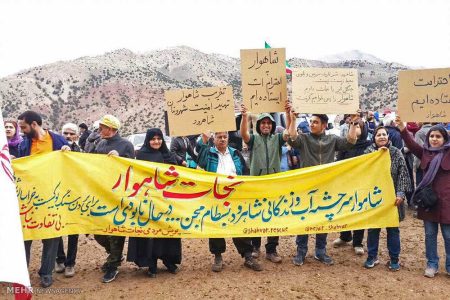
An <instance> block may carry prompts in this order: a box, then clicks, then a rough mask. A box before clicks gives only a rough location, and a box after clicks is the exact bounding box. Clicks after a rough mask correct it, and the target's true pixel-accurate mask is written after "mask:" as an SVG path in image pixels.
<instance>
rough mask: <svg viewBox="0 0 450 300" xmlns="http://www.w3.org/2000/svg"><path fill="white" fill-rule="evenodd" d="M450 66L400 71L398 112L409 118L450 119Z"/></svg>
mask: <svg viewBox="0 0 450 300" xmlns="http://www.w3.org/2000/svg"><path fill="white" fill-rule="evenodd" d="M449 96H450V68H447V69H427V70H414V71H400V72H399V73H398V111H399V114H400V115H401V116H402V119H403V120H405V121H419V122H448V121H450V97H449Z"/></svg>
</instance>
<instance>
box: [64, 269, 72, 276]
mask: <svg viewBox="0 0 450 300" xmlns="http://www.w3.org/2000/svg"><path fill="white" fill-rule="evenodd" d="M74 275H75V267H66V269H65V270H64V276H66V277H73V276H74Z"/></svg>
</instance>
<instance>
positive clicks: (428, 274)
mask: <svg viewBox="0 0 450 300" xmlns="http://www.w3.org/2000/svg"><path fill="white" fill-rule="evenodd" d="M437 273H438V270H436V269H435V268H432V267H427V268H426V269H425V273H424V274H423V276H425V277H428V278H433V277H434V276H435V275H436V274H437ZM449 274H450V273H447V275H449ZM449 276H450V275H449Z"/></svg>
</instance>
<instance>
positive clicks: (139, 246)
mask: <svg viewBox="0 0 450 300" xmlns="http://www.w3.org/2000/svg"><path fill="white" fill-rule="evenodd" d="M136 159H140V160H146V161H151V162H157V163H165V164H171V165H176V164H177V161H176V158H175V156H174V155H173V154H172V153H171V152H170V151H169V149H168V148H167V145H166V142H165V141H164V137H163V133H162V132H161V130H160V129H158V128H152V129H149V130H147V134H146V136H145V141H144V144H143V146H142V148H141V149H140V150H139V151H138V152H137V154H136ZM158 259H161V260H162V261H163V263H164V265H165V266H166V267H167V269H168V271H169V272H170V273H173V274H176V273H178V271H179V268H178V266H177V264H180V263H181V239H179V238H137V237H132V238H130V239H129V241H128V254H127V261H132V262H134V263H135V264H137V265H138V266H139V267H148V273H147V274H148V275H149V276H150V277H152V278H153V277H156V265H157V260H158Z"/></svg>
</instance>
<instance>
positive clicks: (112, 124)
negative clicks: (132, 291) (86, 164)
mask: <svg viewBox="0 0 450 300" xmlns="http://www.w3.org/2000/svg"><path fill="white" fill-rule="evenodd" d="M99 123H100V124H99V129H98V132H99V134H100V136H101V138H102V140H101V141H100V142H99V143H98V145H97V147H96V149H95V153H101V154H108V155H112V156H121V157H127V158H134V146H133V144H132V143H131V142H130V141H128V140H127V139H124V138H122V137H121V136H120V135H119V132H118V130H119V129H120V121H119V120H118V119H117V118H116V117H114V116H112V115H105V116H103V118H101V120H100V122H99ZM94 237H95V240H96V241H97V242H98V243H99V244H100V245H101V246H103V247H104V248H105V250H106V252H107V253H108V254H109V255H108V258H107V260H106V263H105V264H104V265H103V266H102V270H103V271H104V272H105V274H104V276H103V282H104V283H108V282H111V281H113V280H114V279H116V276H117V274H118V273H119V271H118V270H117V268H118V267H119V266H120V263H121V261H122V252H123V245H124V243H125V237H124V236H111V235H95V236H94Z"/></svg>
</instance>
